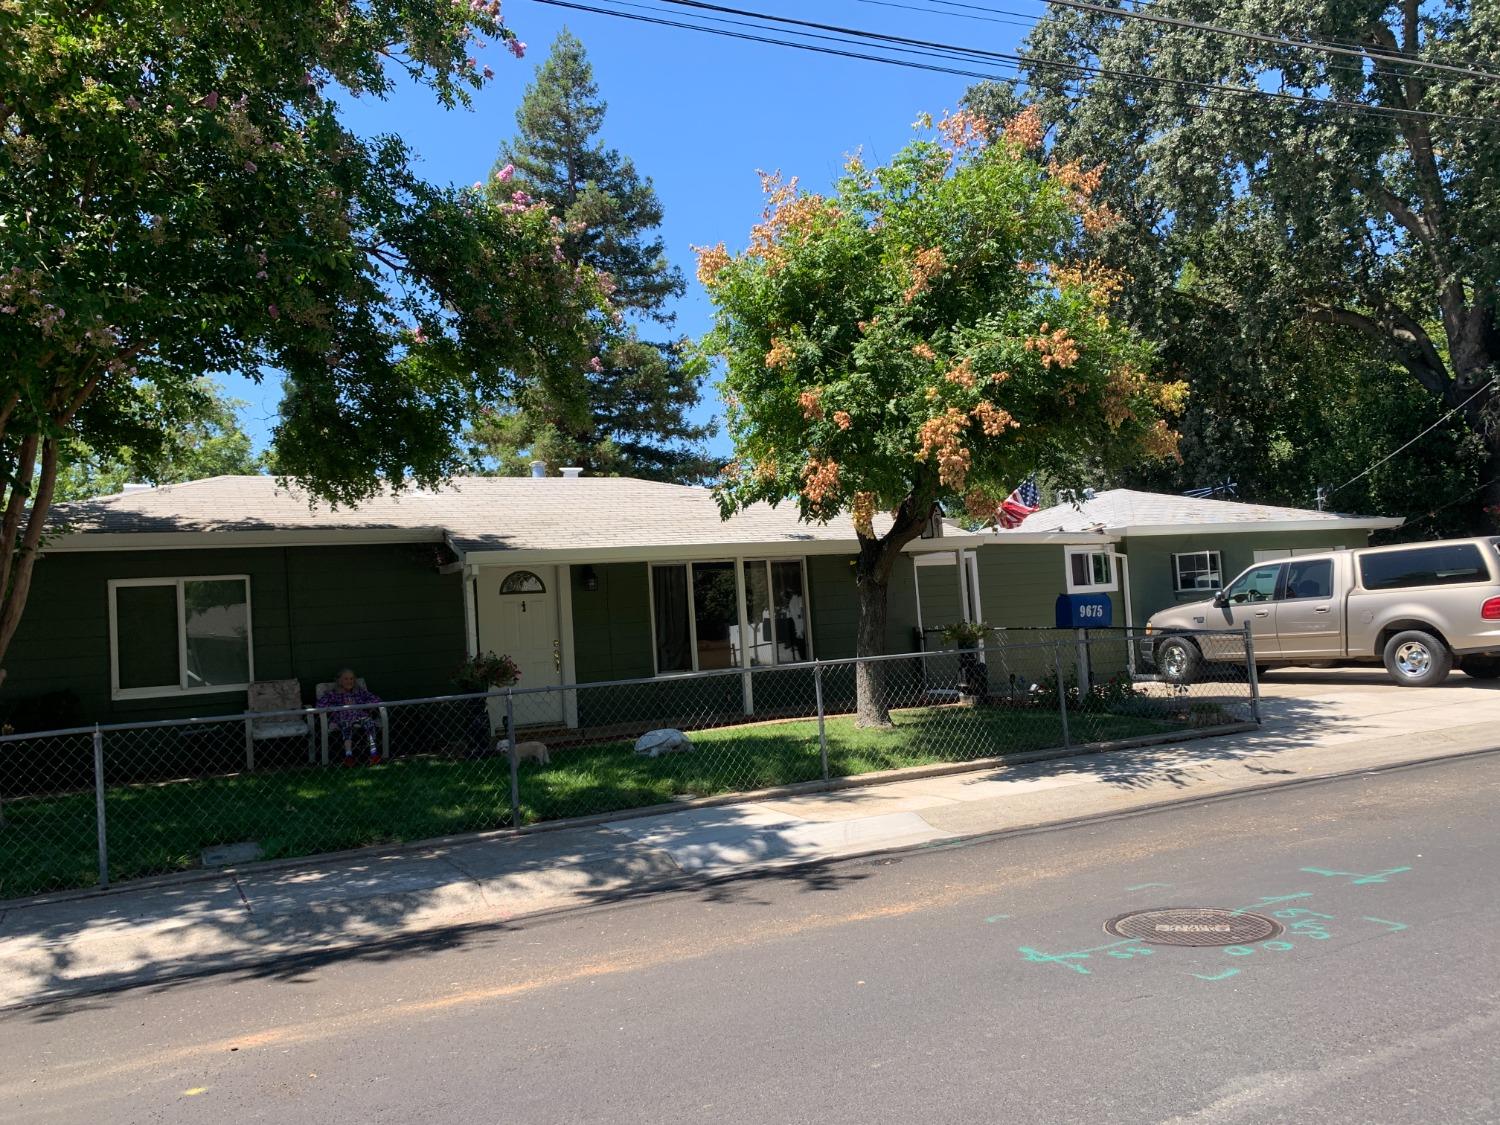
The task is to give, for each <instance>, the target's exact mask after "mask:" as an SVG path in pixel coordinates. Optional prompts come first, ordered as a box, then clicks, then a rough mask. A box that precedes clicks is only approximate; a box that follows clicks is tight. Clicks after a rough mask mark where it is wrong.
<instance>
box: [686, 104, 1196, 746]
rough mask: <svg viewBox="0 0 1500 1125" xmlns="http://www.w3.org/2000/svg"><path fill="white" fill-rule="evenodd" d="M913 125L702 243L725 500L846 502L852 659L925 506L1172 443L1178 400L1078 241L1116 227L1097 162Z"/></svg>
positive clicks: (1006, 129)
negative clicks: (1100, 198)
mask: <svg viewBox="0 0 1500 1125" xmlns="http://www.w3.org/2000/svg"><path fill="white" fill-rule="evenodd" d="M918 124H919V129H921V130H922V132H921V134H920V135H919V136H918V138H917V139H916V140H915V141H913V142H912V143H911V144H910V145H908V146H907V147H906V148H905V149H903V150H902V151H901V152H900V153H899V154H898V155H897V156H896V157H895V158H894V159H893V160H892V161H891V162H890V163H889V164H886V165H884V166H879V167H866V166H865V165H864V164H863V163H862V162H860V161H859V160H858V159H857V158H853V159H851V160H850V161H849V163H848V164H847V165H846V170H845V174H844V176H843V177H842V178H841V179H840V180H839V181H838V183H837V185H836V187H835V189H834V191H833V193H832V194H831V195H829V196H827V197H824V196H820V195H816V194H812V193H808V192H805V191H802V190H800V189H799V188H798V186H797V182H796V181H795V180H791V181H783V180H782V179H781V178H780V177H779V176H766V177H764V186H765V188H766V192H767V203H766V210H765V213H764V215H763V217H762V220H761V222H760V223H759V224H757V225H756V227H755V228H754V229H753V230H752V231H751V235H750V244H749V247H748V248H747V249H746V250H745V251H743V252H742V253H739V254H730V253H729V252H728V251H727V250H726V249H725V248H724V246H723V245H722V244H720V245H719V246H716V247H712V248H705V249H703V250H702V251H700V262H699V270H698V276H699V280H700V281H702V283H703V284H704V285H705V287H706V288H707V289H708V292H709V295H710V297H711V298H712V300H713V302H714V305H715V308H716V320H715V327H714V329H713V331H712V332H711V333H710V334H709V336H708V337H707V339H706V341H705V347H706V348H707V350H709V351H711V352H713V353H716V354H717V355H719V356H721V357H722V358H723V360H724V362H725V364H726V373H725V378H724V382H723V390H724V399H725V404H726V412H727V416H728V422H729V431H730V433H731V435H732V436H733V438H734V442H735V458H734V461H733V462H732V463H731V464H730V465H728V466H726V467H725V471H724V473H723V474H722V478H721V482H720V484H719V486H718V488H717V495H718V498H719V502H720V505H721V507H722V508H723V510H724V512H725V513H726V515H727V514H729V513H732V512H734V511H736V510H738V509H740V508H743V507H745V506H746V505H749V504H752V503H757V502H766V503H770V504H773V505H774V504H779V503H782V502H794V503H796V504H797V505H798V507H799V509H800V511H801V515H802V517H803V518H804V519H806V520H809V521H816V520H828V519H830V518H832V517H833V516H835V515H837V514H839V513H840V512H850V513H852V514H853V517H854V521H855V525H856V527H857V529H858V533H859V547H860V550H859V558H858V561H857V563H856V566H855V580H856V582H857V584H858V587H859V604H860V620H859V628H858V642H857V651H858V653H859V655H861V656H871V655H877V654H879V653H880V652H882V651H883V648H884V638H885V627H886V603H887V591H888V587H889V583H890V577H891V573H892V570H893V568H894V566H895V563H896V560H897V559H898V558H899V557H900V553H901V551H902V549H903V548H904V547H905V546H906V545H907V544H908V543H910V542H911V541H912V540H913V539H915V538H917V536H918V535H920V534H921V531H922V529H923V528H924V527H925V526H926V524H927V521H928V519H929V518H930V516H931V515H932V513H933V511H934V510H935V509H936V508H938V507H943V508H947V509H949V510H954V511H957V510H960V509H962V510H964V511H966V512H967V513H968V514H969V515H970V516H973V517H977V518H980V519H984V518H990V517H993V515H994V513H995V512H996V510H997V509H998V507H999V505H1000V503H1001V502H1002V501H1003V500H1004V499H1005V497H1006V496H1007V495H1008V494H1009V493H1010V491H1011V489H1012V488H1013V487H1015V485H1016V484H1017V483H1018V482H1019V481H1020V480H1021V479H1022V478H1024V477H1025V476H1026V475H1027V474H1029V473H1031V472H1034V471H1037V470H1048V469H1066V468H1067V467H1070V466H1072V465H1076V464H1077V463H1078V461H1079V458H1080V455H1084V456H1087V457H1090V458H1092V459H1094V460H1096V461H1099V462H1103V463H1109V462H1124V461H1132V460H1139V459H1140V458H1142V457H1148V456H1170V455H1171V454H1172V453H1173V451H1174V447H1173V438H1174V434H1173V432H1172V430H1171V429H1170V426H1169V425H1168V416H1169V415H1170V414H1171V413H1172V412H1173V410H1174V409H1175V408H1177V407H1178V406H1179V405H1180V402H1181V398H1182V388H1181V386H1180V385H1178V384H1162V383H1160V382H1159V381H1157V380H1155V379H1154V378H1152V377H1151V374H1150V372H1151V369H1152V352H1151V349H1150V348H1149V347H1148V346H1147V345H1146V344H1145V343H1143V342H1142V341H1141V340H1139V339H1138V338H1136V337H1135V336H1133V335H1132V334H1131V333H1130V332H1129V331H1128V330H1127V329H1126V328H1124V327H1123V326H1122V325H1121V324H1119V323H1117V322H1116V321H1115V320H1114V319H1113V317H1112V316H1111V311H1110V303H1111V301H1112V300H1113V298H1114V295H1115V292H1116V291H1117V289H1118V286H1117V285H1112V284H1110V279H1108V278H1106V277H1103V276H1102V275H1101V274H1100V271H1099V270H1098V269H1097V268H1094V267H1093V266H1092V265H1091V264H1090V263H1086V262H1079V261H1076V260H1074V259H1073V258H1072V257H1070V256H1069V253H1068V247H1070V246H1071V245H1073V244H1075V243H1076V241H1077V240H1078V238H1079V237H1080V235H1081V233H1082V231H1083V229H1084V224H1085V223H1089V224H1094V223H1097V222H1100V221H1107V217H1106V216H1103V215H1102V214H1101V212H1100V210H1099V209H1098V208H1097V207H1096V206H1095V205H1094V204H1093V203H1092V201H1091V199H1090V194H1091V192H1092V190H1093V187H1094V186H1095V185H1096V184H1097V183H1098V180H1099V177H1098V175H1097V174H1096V173H1094V171H1093V170H1092V169H1088V168H1082V167H1079V166H1077V165H1066V166H1055V165H1054V166H1050V167H1049V166H1048V165H1046V164H1045V163H1043V162H1042V160H1041V159H1039V155H1038V153H1037V143H1038V141H1039V133H1038V130H1037V129H1036V128H1034V126H1035V124H1036V122H1034V121H1032V120H1030V119H1029V118H1028V117H1027V116H1026V114H1024V113H1023V114H1021V115H1020V116H1018V117H1017V118H1014V119H1012V120H1011V121H1008V122H1006V123H1005V124H1004V126H1003V127H1001V126H996V125H994V124H992V123H991V122H988V121H986V120H984V119H983V118H980V117H978V116H976V115H974V114H973V113H970V112H967V111H961V112H959V113H956V114H951V115H949V116H947V117H945V118H943V120H942V121H940V122H938V123H937V125H936V126H935V127H934V126H933V125H932V123H931V122H930V121H923V122H919V123H918ZM880 668H881V665H880V664H878V663H872V664H865V665H862V666H861V667H860V671H859V675H858V695H859V717H860V721H861V722H862V723H866V724H884V723H887V722H889V714H888V709H887V706H888V705H887V703H886V701H885V699H884V696H883V693H882V691H881V683H880V676H879V669H880Z"/></svg>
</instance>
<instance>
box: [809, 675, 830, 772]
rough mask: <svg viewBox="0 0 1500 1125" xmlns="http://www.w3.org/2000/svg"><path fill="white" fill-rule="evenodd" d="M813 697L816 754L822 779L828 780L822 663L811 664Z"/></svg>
mask: <svg viewBox="0 0 1500 1125" xmlns="http://www.w3.org/2000/svg"><path fill="white" fill-rule="evenodd" d="M813 698H814V699H816V700H817V702H818V756H819V757H820V758H821V759H822V760H823V780H824V781H827V780H828V730H827V728H826V727H825V725H824V723H823V716H824V711H823V665H821V664H814V665H813Z"/></svg>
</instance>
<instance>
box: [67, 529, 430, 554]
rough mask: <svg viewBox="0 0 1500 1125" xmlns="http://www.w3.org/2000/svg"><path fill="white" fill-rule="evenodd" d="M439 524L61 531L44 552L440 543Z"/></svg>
mask: <svg viewBox="0 0 1500 1125" xmlns="http://www.w3.org/2000/svg"><path fill="white" fill-rule="evenodd" d="M447 538H448V536H447V533H446V532H445V531H444V530H443V529H442V528H440V527H340V528H327V529H317V528H309V529H307V530H305V531H304V530H300V529H291V528H275V529H270V530H266V531H237V530H234V529H232V528H230V529H226V530H224V531H90V532H82V533H74V534H71V535H59V536H57V538H55V539H52V540H50V541H48V542H46V543H44V544H43V546H42V553H43V554H44V555H45V554H63V553H74V552H81V551H176V550H208V549H212V548H215V547H218V548H230V547H341V546H342V547H357V546H364V545H368V544H378V543H442V542H445V541H446V540H447Z"/></svg>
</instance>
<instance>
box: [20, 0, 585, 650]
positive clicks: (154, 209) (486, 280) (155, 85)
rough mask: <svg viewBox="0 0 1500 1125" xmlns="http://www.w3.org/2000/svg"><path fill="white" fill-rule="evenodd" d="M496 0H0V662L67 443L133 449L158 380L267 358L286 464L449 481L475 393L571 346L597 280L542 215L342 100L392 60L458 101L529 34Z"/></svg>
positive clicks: (552, 363) (163, 383) (320, 489)
mask: <svg viewBox="0 0 1500 1125" xmlns="http://www.w3.org/2000/svg"><path fill="white" fill-rule="evenodd" d="M498 11H499V4H498V3H497V2H494V0H491V3H489V4H487V5H486V4H485V3H483V0H470V2H469V3H467V4H463V5H459V4H455V3H452V2H449V0H367V2H365V3H362V4H357V5H349V4H343V3H331V2H328V0H281V2H280V3H277V4H273V5H265V4H262V5H256V4H252V5H250V6H249V7H247V6H245V5H243V4H238V3H226V2H223V0H206V2H201V0H194V2H192V3H189V2H187V0H149V2H148V0H114V2H112V3H111V4H109V5H108V6H107V9H106V8H105V7H101V6H99V5H81V4H74V3H66V2H64V0H0V142H3V143H0V325H3V327H0V373H3V374H0V380H3V381H0V513H3V514H0V662H3V659H4V654H5V651H6V649H7V647H8V645H9V643H10V640H11V638H12V636H13V634H14V632H15V629H16V625H17V623H18V621H19V619H20V615H21V612H22V609H23V607H24V606H25V603H26V595H27V591H28V589H29V587H30V582H31V576H32V573H33V567H34V565H35V561H36V557H37V548H38V544H39V542H40V540H41V536H42V532H43V529H44V527H45V523H46V518H47V512H48V510H49V508H50V506H51V503H52V500H53V497H54V494H55V490H56V487H57V474H58V471H59V468H60V466H61V464H62V452H63V449H64V447H65V446H66V445H67V444H68V443H70V442H81V443H82V444H83V445H85V446H87V447H88V448H89V449H90V450H92V451H93V452H94V453H95V454H97V455H100V456H105V457H108V456H112V455H114V454H115V453H116V452H117V451H118V450H119V449H120V448H121V447H124V446H129V445H131V443H132V441H133V439H134V438H135V437H136V436H137V435H138V433H139V425H138V422H139V419H140V418H141V417H142V416H144V415H145V414H147V413H149V409H148V406H149V404H148V402H147V399H148V398H149V396H150V395H153V394H154V395H156V396H157V401H158V402H160V403H170V402H174V401H181V396H182V394H183V388H185V387H187V386H189V385H191V384H192V382H193V381H194V380H196V379H197V378H198V377H200V376H201V375H203V374H205V373H208V372H239V373H243V374H247V375H249V376H251V377H255V378H259V377H260V375H261V373H262V372H264V371H266V370H268V369H279V370H280V371H281V372H282V373H284V376H285V379H286V384H287V393H286V396H285V399H284V401H283V403H282V407H281V416H280V419H279V421H278V423H277V425H276V428H275V431H274V434H273V450H272V451H273V453H274V454H275V456H276V458H277V464H278V469H279V470H280V471H281V472H283V473H285V474H286V475H288V476H291V477H295V478H298V479H299V480H301V481H302V482H303V483H305V484H306V485H307V487H309V488H310V489H311V490H312V491H313V492H314V493H315V494H316V495H319V496H322V497H324V498H327V499H329V500H331V501H337V502H344V503H353V502H356V501H358V500H359V499H361V498H363V497H365V496H368V495H370V494H371V493H372V492H374V491H375V490H376V489H379V488H382V487H389V488H400V487H402V486H403V484H404V483H405V482H406V481H408V480H416V481H419V482H423V483H436V482H438V481H439V480H440V479H441V478H442V477H443V476H444V475H445V474H447V473H448V472H450V471H452V470H453V469H455V468H456V467H458V466H459V465H460V464H462V463H463V457H462V454H463V451H462V449H461V448H460V447H459V446H458V445H457V438H458V436H459V434H460V433H461V431H462V426H463V423H464V422H465V421H466V420H467V418H469V417H470V416H471V415H472V408H473V403H474V401H475V400H476V398H479V397H490V396H492V395H493V394H495V393H499V392H500V391H501V390H502V389H503V388H504V387H506V386H508V385H511V384H512V383H513V382H514V381H516V380H520V381H531V380H545V379H547V378H549V377H550V373H551V372H553V371H555V370H557V369H558V368H559V366H560V364H561V362H562V359H563V358H564V357H570V356H576V357H578V358H577V359H575V360H574V361H573V362H582V357H583V356H584V355H586V354H587V353H586V351H585V350H584V348H585V346H586V343H587V340H588V339H589V338H591V337H592V335H593V334H594V333H595V332H596V331H597V326H596V325H594V324H593V323H592V322H591V310H593V309H595V308H597V307H598V300H599V290H598V286H597V285H596V284H595V282H594V279H593V278H592V276H590V275H588V274H587V272H586V271H578V270H575V269H573V268H572V267H571V266H570V265H569V264H568V263H567V262H565V261H561V260H559V259H560V255H559V254H558V253H557V240H556V232H555V231H554V230H553V228H552V226H551V225H550V222H549V218H548V216H547V215H546V213H545V211H544V209H542V208H539V207H536V208H533V207H523V206H518V205H510V206H496V205H494V204H493V203H492V202H490V201H489V200H488V199H487V197H486V196H485V194H484V193H483V192H482V191H476V190H469V189H463V190H459V189H454V188H446V187H436V186H434V185H432V184H429V183H427V182H425V181H423V180H422V179H421V178H420V177H419V176H418V175H417V174H416V173H415V172H414V171H413V169H412V167H411V161H410V157H409V153H408V150H407V148H406V147H405V145H404V144H403V143H402V142H401V141H400V140H399V139H397V138H394V137H388V136H386V137H375V138H373V139H369V138H363V137H360V136H357V135H355V134H354V133H352V132H351V131H350V130H349V129H348V128H347V127H346V126H345V125H344V124H343V122H342V119H341V115H340V110H339V105H340V103H341V102H344V101H347V100H348V99H349V98H352V97H362V96H376V97H378V96H381V95H384V94H385V93H387V92H388V91H389V90H391V89H392V88H393V86H394V84H395V83H396V82H397V80H398V78H400V77H404V78H405V79H408V80H410V81H413V82H416V83H418V84H421V85H423V86H426V87H427V88H428V89H430V91H431V92H432V93H433V95H434V96H435V97H436V98H437V99H438V100H439V101H440V102H441V103H442V104H444V105H447V106H453V105H459V104H467V103H468V100H469V96H470V93H471V91H473V90H474V89H477V88H478V87H479V86H481V85H482V84H483V83H484V82H485V81H486V80H487V78H488V77H489V74H490V71H489V68H488V67H481V65H480V64H479V62H478V60H477V58H476V57H475V56H476V55H477V54H479V53H480V48H481V47H482V46H484V45H485V44H486V43H487V42H490V41H493V42H496V43H502V44H504V45H505V46H508V47H509V48H510V49H511V51H512V53H515V54H517V55H519V54H520V53H522V51H523V50H524V48H523V46H522V45H521V44H520V43H519V41H518V40H516V38H515V36H514V33H512V32H511V31H510V30H509V29H507V28H505V27H504V26H502V24H501V22H500V20H499V16H498ZM0 666H3V665H0ZM0 675H3V672H0Z"/></svg>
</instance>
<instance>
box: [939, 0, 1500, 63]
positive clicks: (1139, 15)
mask: <svg viewBox="0 0 1500 1125" xmlns="http://www.w3.org/2000/svg"><path fill="white" fill-rule="evenodd" d="M1042 2H1043V3H1046V4H1051V5H1054V6H1056V7H1059V8H1071V9H1073V10H1075V11H1080V12H1092V13H1094V14H1096V15H1102V16H1109V17H1110V18H1112V19H1130V20H1141V21H1143V22H1146V23H1155V24H1164V25H1166V26H1168V27H1178V28H1187V29H1191V30H1193V31H1204V32H1208V33H1210V34H1213V35H1229V36H1233V37H1235V38H1238V39H1248V40H1251V41H1253V42H1256V43H1269V44H1272V45H1274V46H1277V47H1291V48H1294V49H1297V50H1305V51H1323V52H1326V53H1328V54H1332V55H1344V56H1347V57H1350V58H1356V59H1361V60H1364V59H1369V60H1371V61H1374V62H1388V63H1394V64H1396V65H1399V66H1409V67H1413V68H1420V69H1423V70H1436V71H1442V72H1443V73H1445V74H1454V75H1457V76H1459V77H1461V78H1482V79H1486V80H1488V81H1491V82H1500V74H1496V73H1494V72H1493V71H1488V70H1478V69H1476V68H1474V67H1462V66H1453V65H1451V64H1449V63H1440V62H1432V61H1431V60H1428V59H1417V58H1412V57H1411V56H1409V55H1404V54H1400V53H1392V52H1390V51H1385V50H1381V49H1379V48H1375V47H1368V48H1362V47H1346V46H1342V45H1340V44H1335V43H1329V42H1326V41H1322V40H1316V39H1293V38H1290V37H1288V36H1283V35H1270V34H1267V33H1265V32H1260V31H1244V30H1242V29H1240V28H1237V27H1223V26H1221V25H1219V24H1212V23H1199V22H1198V21H1197V20H1186V19H1180V18H1178V17H1176V16H1162V15H1157V14H1156V13H1155V12H1148V11H1143V10H1140V9H1134V10H1132V9H1128V8H1112V7H1110V6H1109V5H1107V4H1093V3H1088V2H1087V0H1042ZM933 3H935V4H941V5H943V6H944V7H948V8H971V9H974V10H976V11H982V12H998V11H1001V9H997V8H989V7H986V6H984V5H982V4H968V3H962V2H960V0H933ZM1005 14H1006V15H1012V14H1015V13H1011V12H1006V13H1005Z"/></svg>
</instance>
